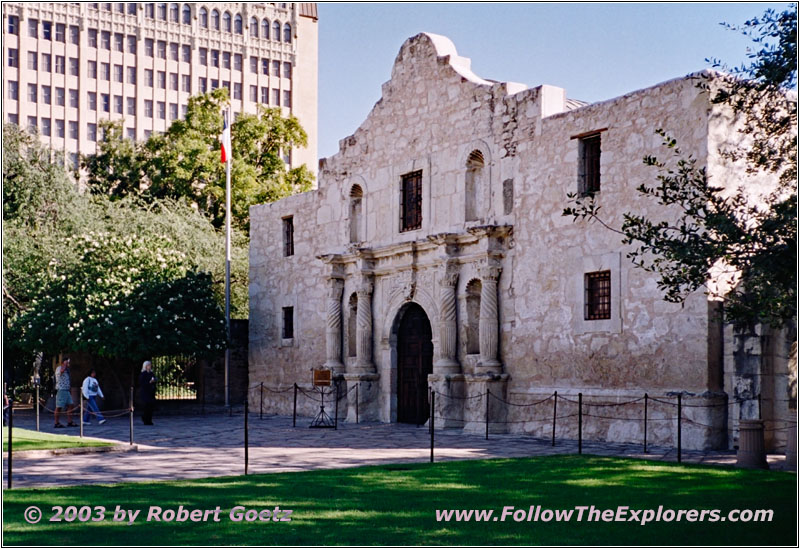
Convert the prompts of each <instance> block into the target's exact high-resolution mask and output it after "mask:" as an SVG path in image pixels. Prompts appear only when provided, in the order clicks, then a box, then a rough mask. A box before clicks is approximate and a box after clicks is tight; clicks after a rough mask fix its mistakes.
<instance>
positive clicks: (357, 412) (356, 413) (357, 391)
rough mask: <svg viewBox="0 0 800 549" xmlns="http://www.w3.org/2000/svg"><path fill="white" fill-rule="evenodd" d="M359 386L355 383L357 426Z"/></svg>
mask: <svg viewBox="0 0 800 549" xmlns="http://www.w3.org/2000/svg"><path fill="white" fill-rule="evenodd" d="M359 385H361V382H360V381H359V382H358V383H356V424H358V386H359Z"/></svg>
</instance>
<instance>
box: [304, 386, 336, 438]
mask: <svg viewBox="0 0 800 549" xmlns="http://www.w3.org/2000/svg"><path fill="white" fill-rule="evenodd" d="M319 394H320V397H321V400H320V405H319V412H318V413H317V415H316V417H315V418H314V420H313V421H312V422H311V425H309V427H310V428H311V429H333V428H334V427H335V424H334V422H333V418H331V416H329V415H328V413H327V412H326V411H325V387H320V388H319Z"/></svg>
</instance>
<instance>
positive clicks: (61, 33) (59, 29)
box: [56, 23, 67, 43]
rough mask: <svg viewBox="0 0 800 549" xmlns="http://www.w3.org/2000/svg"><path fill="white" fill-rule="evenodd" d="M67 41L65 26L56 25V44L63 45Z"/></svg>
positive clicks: (61, 24)
mask: <svg viewBox="0 0 800 549" xmlns="http://www.w3.org/2000/svg"><path fill="white" fill-rule="evenodd" d="M66 41H67V26H66V25H65V24H64V23H56V42H62V43H65V42H66Z"/></svg>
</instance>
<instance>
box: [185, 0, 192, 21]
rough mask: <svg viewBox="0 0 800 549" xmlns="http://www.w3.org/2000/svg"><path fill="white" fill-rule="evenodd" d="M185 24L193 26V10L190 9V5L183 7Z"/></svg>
mask: <svg viewBox="0 0 800 549" xmlns="http://www.w3.org/2000/svg"><path fill="white" fill-rule="evenodd" d="M183 24H184V25H191V24H192V8H190V7H189V4H184V5H183Z"/></svg>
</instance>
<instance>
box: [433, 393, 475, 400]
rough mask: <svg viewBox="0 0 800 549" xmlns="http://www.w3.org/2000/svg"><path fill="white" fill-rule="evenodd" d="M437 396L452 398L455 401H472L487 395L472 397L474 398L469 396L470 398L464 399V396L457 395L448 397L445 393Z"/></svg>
mask: <svg viewBox="0 0 800 549" xmlns="http://www.w3.org/2000/svg"><path fill="white" fill-rule="evenodd" d="M436 394H437V395H439V396H443V397H445V398H451V399H453V400H472V399H475V398H483V397H484V396H486V393H480V394H478V395H472V396H468V397H462V396H456V395H446V394H444V393H436Z"/></svg>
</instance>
